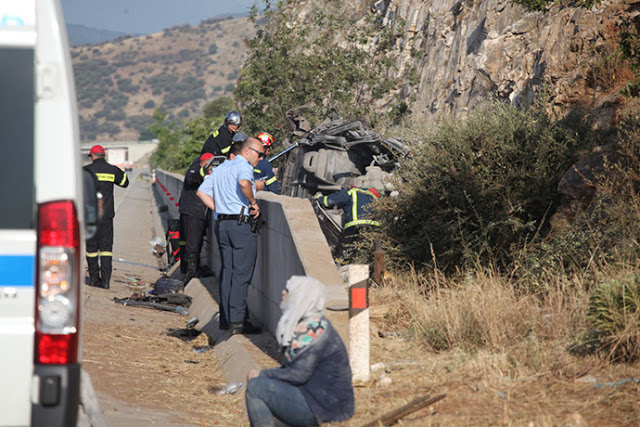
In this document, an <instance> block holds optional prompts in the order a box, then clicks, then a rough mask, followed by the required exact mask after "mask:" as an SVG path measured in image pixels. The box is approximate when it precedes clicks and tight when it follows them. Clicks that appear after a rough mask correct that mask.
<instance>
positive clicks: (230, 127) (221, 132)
mask: <svg viewBox="0 0 640 427" xmlns="http://www.w3.org/2000/svg"><path fill="white" fill-rule="evenodd" d="M241 124H242V115H241V114H240V113H239V112H237V111H236V110H231V111H229V112H228V113H227V115H226V116H224V123H222V126H220V127H219V128H218V130H215V131H213V132H212V133H211V135H209V138H207V140H206V142H205V143H204V145H203V146H202V150H201V151H200V154H204V153H211V154H213V155H214V156H222V155H224V156H227V157H228V156H229V149H230V148H231V144H233V134H235V133H236V132H237V131H238V129H239V128H240V125H241Z"/></svg>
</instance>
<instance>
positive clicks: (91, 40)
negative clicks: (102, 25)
mask: <svg viewBox="0 0 640 427" xmlns="http://www.w3.org/2000/svg"><path fill="white" fill-rule="evenodd" d="M67 34H68V35H69V43H70V44H71V46H83V45H86V44H98V43H103V42H108V41H111V40H115V39H117V38H118V37H123V36H126V35H127V34H126V33H121V32H118V31H109V30H99V29H97V28H89V27H86V26H84V25H77V24H67Z"/></svg>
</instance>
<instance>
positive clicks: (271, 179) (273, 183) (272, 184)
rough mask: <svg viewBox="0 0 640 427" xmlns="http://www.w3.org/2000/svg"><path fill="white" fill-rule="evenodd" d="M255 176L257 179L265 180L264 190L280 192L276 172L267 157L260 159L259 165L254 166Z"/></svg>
mask: <svg viewBox="0 0 640 427" xmlns="http://www.w3.org/2000/svg"><path fill="white" fill-rule="evenodd" d="M253 177H254V178H255V180H256V181H257V180H260V179H262V180H264V190H265V191H271V192H272V193H275V194H280V184H279V183H278V180H277V179H276V174H275V173H274V172H273V167H272V166H271V163H269V160H267V159H266V158H263V159H260V161H259V162H258V165H257V166H256V167H255V168H253Z"/></svg>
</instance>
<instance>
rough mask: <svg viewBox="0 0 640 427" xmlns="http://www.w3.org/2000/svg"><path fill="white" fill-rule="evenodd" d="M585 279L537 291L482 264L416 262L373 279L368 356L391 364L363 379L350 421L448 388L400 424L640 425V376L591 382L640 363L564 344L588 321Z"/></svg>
mask: <svg viewBox="0 0 640 427" xmlns="http://www.w3.org/2000/svg"><path fill="white" fill-rule="evenodd" d="M583 285H584V284H583V283H582V279H581V278H578V277H558V278H556V279H555V281H554V283H546V284H544V286H541V287H539V289H544V292H539V293H538V294H536V295H531V294H527V293H518V292H516V291H515V290H514V289H516V288H517V286H516V284H515V283H513V282H512V281H510V280H509V279H506V278H504V277H502V276H499V275H496V274H495V273H494V272H492V271H487V270H478V271H475V272H473V273H471V274H468V275H466V276H464V277H461V278H460V279H458V280H446V279H444V278H443V277H442V276H441V275H439V274H433V275H431V276H424V275H420V274H417V273H415V272H412V273H409V274H407V275H406V276H405V277H400V278H397V279H393V280H391V281H389V282H388V283H386V285H385V286H383V287H376V288H374V289H372V292H371V307H372V309H371V312H372V313H371V316H372V337H371V338H372V360H371V362H372V363H373V364H375V363H382V364H383V365H384V367H383V368H382V369H381V370H379V371H376V372H374V373H373V375H372V379H371V381H370V383H369V384H366V385H365V386H364V387H360V388H357V389H356V399H357V413H356V416H355V417H354V418H353V419H352V420H350V421H349V422H348V423H347V425H362V424H363V423H365V422H368V421H371V420H372V419H375V418H376V417H379V416H381V415H382V414H384V413H387V412H389V411H391V410H393V409H396V408H398V407H400V406H401V405H403V404H406V403H408V402H409V401H411V400H413V399H415V398H416V397H419V396H423V395H425V394H429V395H432V396H434V395H436V394H441V393H447V397H446V398H445V399H444V400H442V401H440V402H438V403H436V404H435V405H433V406H432V407H428V408H426V409H423V410H421V411H419V412H417V413H415V414H413V415H410V416H408V417H407V418H405V419H403V420H402V423H401V424H402V425H416V426H427V425H494V424H501V425H543V426H544V425H569V424H571V425H587V424H589V425H638V421H637V420H638V419H640V405H639V404H638V402H637V395H638V394H637V393H638V391H640V386H639V385H638V384H635V383H626V384H622V385H618V386H605V387H601V388H597V389H596V388H595V387H594V386H595V384H596V383H608V382H611V381H619V380H621V379H627V378H640V366H639V365H638V364H629V365H615V364H611V363H608V362H606V361H604V360H602V359H600V358H598V357H596V356H588V357H576V356H574V355H572V354H570V353H569V352H568V351H567V348H568V347H569V345H570V344H571V343H573V342H574V340H575V338H576V336H577V335H578V334H580V333H581V332H582V330H583V329H584V326H585V322H586V320H585V314H584V313H585V308H586V303H587V300H588V294H587V292H586V291H584V289H585V287H584V286H583ZM436 338H437V339H436ZM433 343H437V344H438V345H441V346H442V344H443V343H444V344H446V347H443V348H434V346H433ZM580 423H582V424H580Z"/></svg>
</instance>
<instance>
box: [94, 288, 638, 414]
mask: <svg viewBox="0 0 640 427" xmlns="http://www.w3.org/2000/svg"><path fill="white" fill-rule="evenodd" d="M116 294H121V292H117V291H103V290H99V289H90V290H89V291H88V292H87V297H88V304H89V308H90V309H91V308H96V307H97V306H98V305H99V306H100V310H93V313H94V314H92V315H90V317H89V318H88V319H87V320H86V322H85V343H84V357H83V363H84V367H85V369H86V370H87V371H88V372H89V373H90V375H91V377H92V379H93V381H94V386H95V387H96V389H97V390H98V391H99V392H102V393H107V394H109V395H111V396H112V397H114V398H116V399H117V400H120V401H124V402H127V403H128V404H130V405H132V406H136V407H142V408H148V409H150V410H154V409H156V410H157V409H161V410H162V411H164V412H168V415H169V416H167V417H166V418H164V419H161V420H159V421H158V424H159V425H163V424H166V425H224V426H244V425H248V422H247V417H246V411H245V405H244V396H243V393H242V392H241V393H239V394H237V395H226V396H219V395H217V394H215V393H213V394H212V393H211V391H212V389H214V388H219V387H222V386H224V385H225V381H224V378H222V377H221V376H220V374H219V373H218V371H217V360H216V358H215V355H214V353H213V352H212V351H210V352H206V353H202V354H197V353H194V352H193V348H194V346H205V345H207V344H208V342H207V339H206V338H204V337H203V336H202V335H201V336H199V337H196V338H193V339H192V340H191V341H189V339H188V338H185V337H182V338H179V337H175V336H172V335H171V333H172V332H174V331H176V330H178V331H179V330H181V329H183V328H185V324H186V322H185V318H183V317H181V316H179V315H178V314H174V313H165V312H159V311H155V310H147V309H141V308H134V307H124V306H121V305H116V304H114V303H113V302H109V301H105V296H109V297H111V296H115V295H116ZM98 311H99V313H98ZM373 322H374V325H375V322H376V320H375V319H373ZM174 335H175V334H174ZM384 335H391V336H388V337H386V338H381V337H380V336H379V335H378V333H377V331H376V328H375V326H374V328H373V334H372V352H371V361H372V364H373V366H374V368H375V369H376V370H375V371H374V372H372V378H371V380H370V382H369V383H367V384H365V385H363V386H360V387H356V389H355V392H356V405H357V406H356V407H357V412H356V415H355V417H354V418H353V419H351V420H349V421H348V422H346V423H344V425H348V426H360V425H364V424H366V423H367V422H370V421H372V420H374V419H376V418H378V417H380V416H382V415H384V414H385V413H387V412H390V411H392V410H394V409H397V408H398V407H400V406H402V405H404V404H406V403H408V402H410V401H412V400H414V399H416V398H419V397H422V396H425V395H430V396H437V395H440V394H446V397H445V398H444V399H442V400H441V401H439V402H437V403H435V404H433V405H432V406H429V407H427V408H425V409H422V410H420V411H418V412H415V413H413V414H411V415H409V416H407V417H405V418H404V419H402V424H401V425H412V426H413V425H415V426H429V425H536V426H539V425H567V426H569V425H572V426H586V425H591V426H596V425H597V426H608V425H611V426H622V425H629V426H633V425H640V421H639V420H640V399H639V397H640V394H639V392H640V384H638V383H637V382H627V383H624V384H619V385H613V384H612V385H605V386H602V387H600V388H596V385H597V384H607V383H615V382H617V381H620V380H624V379H627V378H634V379H635V378H639V375H638V373H639V370H638V368H637V366H635V367H634V366H626V365H620V366H614V367H610V366H609V367H607V366H606V365H603V364H602V363H600V362H599V361H598V360H597V359H591V358H587V359H583V360H574V361H569V362H568V364H567V365H565V366H564V367H562V368H559V369H558V370H557V371H556V372H541V373H540V374H539V375H537V376H533V377H529V378H517V379H511V378H510V377H509V375H508V373H506V372H499V370H494V369H493V368H492V361H491V356H485V359H484V360H475V361H474V360H465V359H464V356H463V355H461V354H443V355H435V354H430V353H428V352H425V351H423V350H421V349H420V348H417V347H415V345H414V344H413V343H412V342H411V341H408V340H405V339H404V338H402V337H401V336H395V334H384ZM474 367H475V368H476V369H477V372H475V373H474ZM103 410H105V412H108V411H109V410H111V409H110V408H103Z"/></svg>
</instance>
